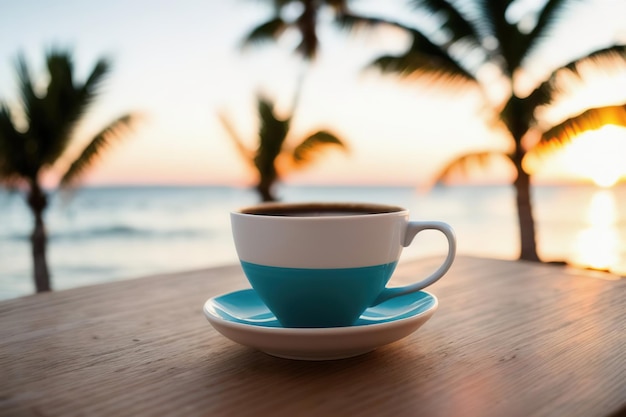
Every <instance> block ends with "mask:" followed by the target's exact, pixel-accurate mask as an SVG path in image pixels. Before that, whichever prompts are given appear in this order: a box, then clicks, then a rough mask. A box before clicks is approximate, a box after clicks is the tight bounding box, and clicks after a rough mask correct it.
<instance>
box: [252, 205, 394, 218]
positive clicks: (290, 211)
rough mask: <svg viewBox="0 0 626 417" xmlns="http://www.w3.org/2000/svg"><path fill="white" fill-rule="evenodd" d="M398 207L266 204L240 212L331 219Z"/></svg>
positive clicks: (381, 211) (388, 210) (375, 212)
mask: <svg viewBox="0 0 626 417" xmlns="http://www.w3.org/2000/svg"><path fill="white" fill-rule="evenodd" d="M402 210H403V209H402V208H400V207H394V206H384V205H377V204H342V203H302V204H280V203H278V204H267V205H262V206H257V207H250V208H247V209H244V210H242V211H241V212H242V213H244V214H256V215H260V216H283V217H333V216H358V215H364V214H382V213H394V212H398V211H402Z"/></svg>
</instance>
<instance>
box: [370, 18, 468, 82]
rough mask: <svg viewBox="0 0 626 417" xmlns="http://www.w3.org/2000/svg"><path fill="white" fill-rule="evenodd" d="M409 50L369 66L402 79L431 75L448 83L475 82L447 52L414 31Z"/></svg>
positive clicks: (383, 57) (381, 59) (376, 61)
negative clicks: (395, 74)
mask: <svg viewBox="0 0 626 417" xmlns="http://www.w3.org/2000/svg"><path fill="white" fill-rule="evenodd" d="M410 33H411V35H412V36H413V43H412V45H411V48H410V49H409V50H408V51H407V52H405V53H404V54H402V55H398V56H392V55H386V56H382V57H379V58H378V59H376V60H375V61H374V62H373V63H371V64H370V66H372V67H375V68H379V69H380V70H381V71H383V72H391V73H397V74H399V75H401V76H403V77H408V76H411V75H414V74H431V75H435V76H437V77H439V78H441V79H445V80H448V81H451V80H463V81H469V82H475V81H476V77H475V76H474V75H473V74H472V73H471V72H469V71H468V70H467V69H466V68H465V67H464V66H463V65H462V64H461V63H460V62H459V61H458V60H457V59H456V58H454V57H453V56H452V55H451V54H450V53H449V51H447V50H445V49H443V48H442V47H441V46H439V45H436V44H434V43H433V42H431V41H430V40H429V39H428V38H427V37H425V36H424V35H423V34H421V33H420V32H418V31H416V30H411V31H410Z"/></svg>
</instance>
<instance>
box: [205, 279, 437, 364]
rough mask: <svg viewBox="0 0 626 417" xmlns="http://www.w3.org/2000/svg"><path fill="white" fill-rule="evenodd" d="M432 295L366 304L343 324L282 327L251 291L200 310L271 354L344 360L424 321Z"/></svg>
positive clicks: (232, 335)
mask: <svg viewBox="0 0 626 417" xmlns="http://www.w3.org/2000/svg"><path fill="white" fill-rule="evenodd" d="M437 305H438V301H437V298H436V297H435V296H434V295H432V294H430V293H428V292H425V291H418V292H414V293H410V294H406V295H402V296H399V297H395V298H392V299H390V300H388V301H385V302H383V303H381V304H379V305H377V306H374V307H370V308H368V309H367V310H366V311H365V312H364V313H363V314H362V315H361V317H360V318H359V319H358V320H357V322H356V323H355V324H353V325H352V326H347V327H325V328H287V327H283V326H281V324H280V323H279V322H278V320H277V319H276V317H275V316H274V314H273V313H272V312H271V311H270V310H269V309H268V308H267V306H266V305H265V304H264V303H263V302H262V301H261V299H260V298H259V296H258V295H257V293H256V292H255V291H254V290H253V289H246V290H241V291H235V292H232V293H228V294H224V295H220V296H217V297H213V298H211V299H209V300H208V301H207V302H206V303H205V304H204V314H205V316H206V318H207V319H208V320H209V322H210V323H211V325H212V326H213V327H214V328H215V329H216V330H217V331H218V332H220V333H221V334H222V335H224V336H225V337H227V338H228V339H230V340H232V341H233V342H236V343H239V344H241V345H244V346H249V347H252V348H255V349H258V350H260V351H262V352H265V353H267V354H269V355H272V356H277V357H281V358H287V359H298V360H332V359H344V358H349V357H353V356H357V355H362V354H364V353H367V352H370V351H372V350H374V349H376V348H377V347H380V346H384V345H386V344H389V343H392V342H395V341H398V340H400V339H402V338H404V337H406V336H408V335H410V334H411V333H413V332H414V331H416V330H417V329H418V328H419V327H420V326H421V325H422V324H424V323H425V322H426V321H427V320H428V319H429V318H430V317H431V316H432V315H433V313H434V312H435V310H436V309H437Z"/></svg>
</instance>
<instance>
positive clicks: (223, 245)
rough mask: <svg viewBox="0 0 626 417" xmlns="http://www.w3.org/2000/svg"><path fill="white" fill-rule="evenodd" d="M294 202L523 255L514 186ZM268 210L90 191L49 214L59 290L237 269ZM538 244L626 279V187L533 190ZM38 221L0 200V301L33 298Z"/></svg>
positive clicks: (203, 194) (293, 194) (220, 193)
mask: <svg viewBox="0 0 626 417" xmlns="http://www.w3.org/2000/svg"><path fill="white" fill-rule="evenodd" d="M279 195H280V198H281V200H283V201H364V202H376V203H386V204H393V205H401V206H404V207H407V208H409V209H410V211H411V217H412V218H413V219H415V220H441V221H445V222H447V223H449V224H450V225H451V226H452V227H453V228H454V229H455V231H456V233H457V239H458V253H459V254H466V255H476V256H485V257H493V258H501V259H515V258H516V257H517V254H518V251H519V241H518V240H519V239H518V229H517V216H516V208H515V197H514V190H513V188H512V187H511V186H507V185H498V186H476V185H471V186H470V185H463V186H460V185H459V186H438V187H435V188H433V189H430V190H428V191H425V190H419V189H416V188H412V187H388V186H384V187H383V186H376V187H370V186H358V187H356V186H332V187H331V186H295V185H285V186H282V187H280V188H279ZM256 202H257V196H256V194H255V193H254V192H253V191H252V190H250V189H244V188H236V187H217V186H202V187H155V186H150V187H147V186H146V187H143V186H142V187H90V188H82V189H79V190H77V191H76V192H75V193H74V194H73V195H72V196H70V197H69V198H68V196H62V195H60V194H58V195H57V194H53V195H51V201H50V206H49V208H48V210H47V211H46V213H45V221H46V227H47V230H48V236H49V245H48V262H49V266H50V270H51V275H52V285H53V288H54V289H55V290H62V289H67V288H72V287H78V286H83V285H90V284H95V283H102V282H110V281H116V280H123V279H130V278H136V277H139V276H146V275H152V274H161V273H168V272H175V271H183V270H191V269H197V268H205V267H210V266H217V265H222V264H230V263H234V262H237V255H236V253H235V248H234V245H233V243H232V239H231V234H230V221H229V212H230V211H231V210H233V209H236V208H238V207H241V206H246V205H249V204H254V203H256ZM533 206H534V213H535V219H536V226H537V228H536V230H537V244H538V250H539V254H540V256H541V257H542V259H544V260H564V261H567V262H569V263H571V264H573V265H576V266H579V267H585V268H594V269H603V270H610V271H612V272H615V273H618V274H621V275H626V185H620V186H617V187H613V188H612V189H601V188H596V187H593V186H581V185H577V186H534V187H533ZM31 229H32V217H31V214H30V212H29V210H28V208H27V206H26V204H25V202H24V199H23V196H22V195H21V194H17V193H9V192H7V191H6V190H0V299H8V298H13V297H19V296H23V295H27V294H31V293H32V292H33V291H34V287H33V283H32V269H31V268H32V265H31V264H32V260H31V254H30V241H29V235H30V233H31ZM445 251H446V243H445V239H444V238H443V236H442V235H440V234H438V233H437V232H434V231H426V232H424V233H420V235H418V238H416V240H415V241H414V243H413V244H412V245H411V246H410V247H409V248H406V249H405V251H404V253H403V258H405V259H406V258H410V257H419V256H430V255H440V254H443V253H445Z"/></svg>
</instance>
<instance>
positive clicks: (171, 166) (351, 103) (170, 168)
mask: <svg viewBox="0 0 626 417" xmlns="http://www.w3.org/2000/svg"><path fill="white" fill-rule="evenodd" d="M385 3H386V2H382V1H375V0H369V1H364V2H359V3H358V4H362V8H361V9H360V10H363V11H366V12H367V11H375V10H378V11H381V12H384V13H387V12H389V13H392V12H393V11H394V10H391V9H390V7H389V6H385V5H384V4H385ZM519 3H520V7H521V8H523V7H534V5H535V4H536V3H541V0H521V1H519ZM590 3H592V4H593V7H587V8H585V7H580V8H577V9H575V10H572V13H571V16H570V19H569V22H570V24H569V25H568V26H564V27H563V29H562V30H560V31H559V32H556V33H555V38H554V39H560V40H562V43H560V44H553V45H556V46H557V47H555V48H551V49H546V50H545V51H543V50H542V51H539V53H538V55H537V57H536V60H535V61H534V62H535V63H536V64H535V65H533V66H532V67H531V71H533V72H532V73H531V74H530V76H531V78H532V77H533V76H534V77H539V76H540V75H541V74H542V72H541V71H545V70H546V68H547V69H550V68H552V67H554V66H556V65H559V64H563V63H565V62H568V61H570V60H571V59H572V58H574V57H575V56H579V55H583V54H584V53H586V52H588V51H590V50H591V49H594V48H600V47H603V46H606V45H608V44H611V43H613V42H615V41H621V42H626V21H625V20H624V16H626V1H623V0H596V1H593V2H590ZM381 5H382V6H381ZM377 7H378V9H377ZM380 7H383V9H381V8H380ZM269 12H270V9H269V7H266V4H265V3H263V2H257V1H253V0H231V1H220V0H179V1H177V2H164V1H161V2H159V1H148V0H107V1H105V2H89V1H80V0H64V1H58V2H51V1H45V0H28V1H23V0H0V39H2V42H0V98H2V99H3V100H5V101H9V102H10V103H15V100H16V99H17V93H16V80H15V77H14V74H15V71H14V63H15V57H16V56H17V53H18V52H19V51H24V52H25V54H26V57H27V59H28V61H29V62H30V63H31V64H32V68H34V69H38V70H39V69H41V68H42V64H43V56H44V51H45V50H46V48H49V47H51V46H57V47H62V48H65V47H68V48H70V49H71V50H72V51H73V52H74V56H75V59H76V62H75V64H76V68H77V70H78V74H79V76H80V77H81V79H82V78H83V77H84V75H85V73H86V72H87V70H88V69H90V68H91V67H92V66H93V65H94V63H95V62H96V60H97V58H99V57H102V56H107V57H110V58H111V59H112V61H113V64H114V68H113V72H112V74H111V76H110V78H109V79H108V82H107V83H106V85H105V87H104V89H103V94H102V96H101V99H100V100H99V101H98V102H97V103H96V104H95V105H94V107H93V108H92V112H91V113H90V114H89V117H88V118H87V119H86V123H85V125H84V126H83V128H82V129H81V130H80V131H79V132H77V147H80V146H81V145H82V144H84V140H85V139H88V138H89V137H90V135H93V134H94V133H95V132H96V131H98V130H99V128H101V127H102V126H104V125H105V124H106V123H108V122H109V121H111V120H113V119H114V118H116V117H117V116H118V115H120V114H122V113H125V112H129V111H138V112H141V113H142V114H144V115H145V116H146V117H145V119H144V120H143V122H142V123H141V124H140V125H139V126H138V127H137V129H136V132H135V133H134V134H133V135H132V136H131V137H129V138H128V140H127V141H124V142H123V143H119V144H118V145H117V146H115V148H114V149H112V151H111V152H110V153H109V154H107V156H106V158H104V159H103V160H102V161H101V162H100V163H99V164H98V165H97V166H96V167H94V169H93V171H92V172H91V173H90V174H89V176H88V177H87V183H89V184H138V183H140V184H145V183H148V184H223V183H227V184H249V183H250V182H251V180H252V178H253V177H252V172H251V170H250V169H249V168H248V167H247V166H246V164H245V163H244V162H243V161H242V160H241V159H240V157H239V155H238V154H237V152H236V149H235V147H234V146H233V145H232V142H231V141H230V139H229V138H228V136H227V135H226V133H225V131H224V130H223V128H222V127H221V125H220V124H219V122H218V119H217V118H216V113H217V112H218V111H223V112H224V113H225V114H227V115H228V116H229V118H231V119H232V120H233V121H234V122H235V125H236V128H237V129H238V131H239V132H240V135H242V136H244V137H246V138H249V143H250V144H251V145H252V144H253V143H254V140H255V129H256V125H255V123H256V119H255V118H256V114H255V105H254V100H255V94H256V92H257V91H264V92H266V93H267V94H268V95H270V96H272V97H274V98H276V100H277V102H278V105H279V108H285V106H287V105H288V104H289V103H290V100H291V98H292V95H293V90H294V86H295V83H296V78H297V74H298V71H299V68H300V61H299V60H298V59H297V58H296V57H295V56H293V55H292V54H291V48H292V43H293V42H292V41H293V40H292V39H289V38H288V37H287V38H286V39H285V40H284V41H283V42H281V43H280V44H279V45H277V46H267V47H260V48H256V49H253V50H248V51H245V52H244V51H242V50H241V49H240V48H239V45H240V42H241V39H242V37H243V36H244V34H245V33H247V31H248V30H249V29H250V28H252V27H254V26H255V24H257V23H259V22H261V21H263V20H264V19H266V18H267V17H268V15H269ZM589 34H593V36H590V35H589ZM320 37H321V40H322V47H321V54H320V56H319V60H318V61H317V62H316V63H315V65H314V66H313V67H312V69H311V70H310V71H309V72H308V74H307V78H306V84H305V89H304V91H303V95H302V101H301V107H300V108H299V112H298V113H297V115H296V118H295V121H294V123H295V125H294V132H293V133H294V134H295V135H294V136H299V135H300V136H301V135H303V134H305V133H307V132H309V131H311V130H314V129H318V128H326V129H328V130H331V131H333V132H335V133H336V134H337V135H338V136H340V137H342V138H343V139H344V140H345V141H346V142H347V143H348V145H349V148H350V151H349V153H347V154H344V153H341V152H336V151H329V152H328V154H327V155H326V157H325V158H323V160H320V161H319V162H318V163H316V164H314V165H312V166H311V167H309V168H307V169H306V170H304V171H301V172H298V173H294V174H293V175H291V176H290V177H289V178H288V180H289V181H295V182H301V183H376V184H381V183H382V184H392V183H400V184H427V183H429V182H430V181H432V179H433V176H434V175H435V173H436V172H437V171H438V170H439V169H440V168H441V166H442V165H443V164H445V163H446V162H447V161H449V160H450V159H451V158H453V157H454V156H455V155H459V154H461V153H464V152H467V151H470V150H480V149H484V148H489V149H492V148H496V149H506V147H507V145H508V143H507V141H506V139H503V138H501V137H499V136H498V135H497V134H496V133H495V132H494V131H492V130H490V129H489V128H488V126H487V123H486V121H487V117H488V114H486V113H485V112H484V111H483V110H482V109H481V107H480V103H481V102H480V97H479V96H478V94H477V92H476V91H472V90H466V91H463V92H458V91H457V92H450V91H447V92H446V90H443V89H441V88H439V87H437V86H432V85H428V84H427V83H425V82H421V83H406V82H400V81H399V80H398V79H396V78H394V77H391V76H386V77H381V76H380V75H379V74H377V73H376V72H371V71H370V72H364V71H363V67H364V66H365V64H366V63H368V62H369V61H370V60H371V59H372V58H373V57H375V56H377V55H378V54H380V53H382V52H383V51H394V50H395V51H399V50H401V48H402V47H403V46H404V45H405V42H406V41H407V40H406V38H404V37H403V36H402V34H400V33H396V32H390V31H382V30H378V31H375V32H371V33H365V32H362V33H359V34H358V36H356V35H355V34H353V35H350V36H348V35H347V34H342V33H339V32H337V31H335V30H334V29H332V28H326V29H323V30H321V31H320ZM624 101H626V71H623V73H622V74H621V75H617V74H608V75H606V74H604V75H602V76H597V77H595V78H593V80H592V83H591V84H590V86H588V88H587V89H581V90H580V93H576V94H573V95H572V97H571V100H569V102H568V103H567V104H563V105H561V106H559V107H557V108H556V109H554V111H553V114H550V115H548V116H549V117H551V118H554V119H555V120H558V119H559V118H562V117H565V116H566V115H567V113H568V112H571V111H575V110H576V109H577V108H579V107H580V108H582V106H584V105H585V103H590V102H591V103H595V102H598V104H605V103H606V104H612V103H619V102H624ZM607 132H609V133H608V134H607V135H604V136H610V139H609V141H610V144H609V145H607V146H606V147H602V148H601V150H600V151H599V152H600V153H599V154H596V155H595V156H594V155H593V152H598V147H593V146H592V147H589V146H588V147H587V148H584V146H587V145H581V146H583V149H586V150H583V151H580V150H578V151H576V150H575V149H573V150H571V151H570V152H569V154H564V155H561V156H559V157H555V158H554V159H553V160H552V162H551V163H547V164H543V165H542V166H541V167H540V168H539V171H538V172H537V178H539V179H543V180H546V181H549V180H553V179H559V178H562V177H568V176H569V177H571V176H572V175H574V171H577V172H578V173H577V175H578V176H587V177H588V176H593V175H594V173H593V172H592V171H593V169H595V170H596V171H597V170H598V169H600V168H598V167H596V168H590V167H586V168H581V167H580V164H581V161H582V162H585V161H586V163H587V165H589V164H591V162H589V161H590V160H593V158H596V159H598V160H604V161H606V159H604V156H606V155H616V154H618V155H619V154H620V153H621V155H626V140H624V139H626V135H625V133H624V132H625V131H624V130H619V129H609V130H608V131H607ZM605 133H606V132H605ZM600 136H602V135H600ZM292 139H293V138H292ZM81 140H82V141H83V142H81ZM581 146H579V148H580V147H581ZM590 149H591V150H590ZM75 152H78V149H75ZM570 154H571V155H570ZM576 158H578V160H577V159H576ZM593 163H595V162H593ZM595 164H596V165H597V163H595ZM604 165H606V163H604V164H603V163H602V162H600V167H603V166H604ZM614 165H620V166H621V167H620V168H614V169H618V170H619V169H621V170H623V171H619V172H617V173H616V174H615V175H617V176H618V177H619V176H624V175H626V167H624V164H623V163H620V162H619V161H618V162H616V163H615V164H614ZM585 169H587V171H585ZM589 170H591V173H590V171H589ZM508 175H510V172H507V170H506V169H502V167H499V168H498V169H496V171H492V172H490V173H489V174H488V177H485V176H483V177H482V180H485V179H488V180H490V181H506V180H507V178H508ZM49 182H51V183H54V177H51V178H49Z"/></svg>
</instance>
